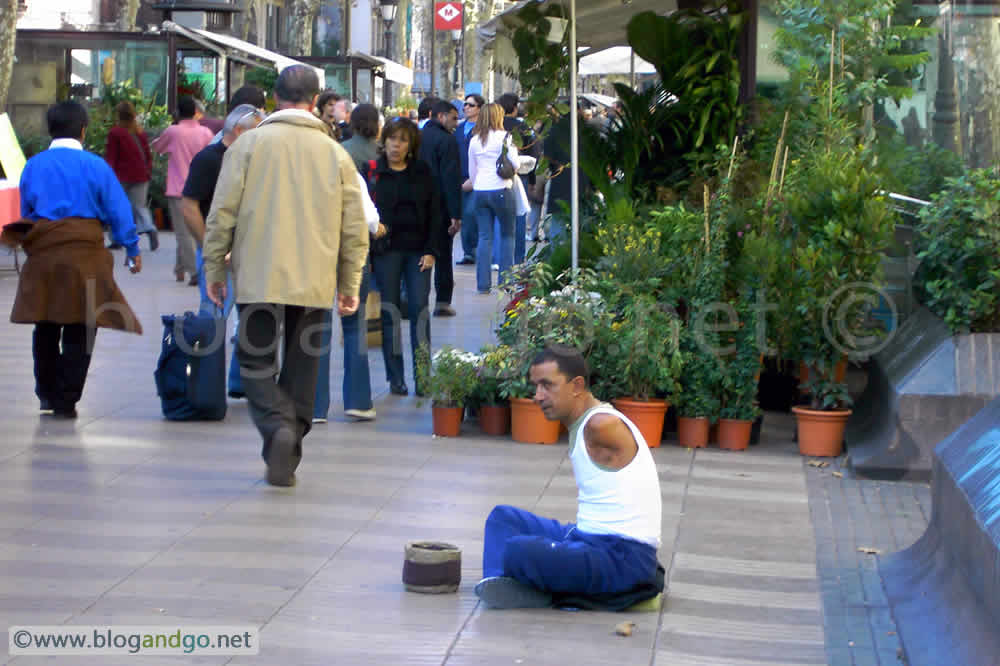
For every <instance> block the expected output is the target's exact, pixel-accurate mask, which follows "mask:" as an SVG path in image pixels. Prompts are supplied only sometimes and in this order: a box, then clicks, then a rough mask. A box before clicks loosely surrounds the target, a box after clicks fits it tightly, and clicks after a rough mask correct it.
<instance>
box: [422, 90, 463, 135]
mask: <svg viewBox="0 0 1000 666" xmlns="http://www.w3.org/2000/svg"><path fill="white" fill-rule="evenodd" d="M440 101H441V100H440V99H439V98H437V97H433V96H427V97H424V98H423V99H422V100H420V104H418V105H417V129H420V130H423V129H424V126H425V125H427V121H429V120H430V119H431V109H433V108H434V105H435V104H437V103H438V102H440ZM456 113H457V112H456Z"/></svg>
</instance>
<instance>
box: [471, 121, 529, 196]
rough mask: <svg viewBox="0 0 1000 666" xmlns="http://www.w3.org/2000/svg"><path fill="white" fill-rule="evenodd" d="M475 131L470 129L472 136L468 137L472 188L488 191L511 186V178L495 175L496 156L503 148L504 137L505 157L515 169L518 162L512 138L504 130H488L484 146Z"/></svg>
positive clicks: (512, 181) (512, 182)
mask: <svg viewBox="0 0 1000 666" xmlns="http://www.w3.org/2000/svg"><path fill="white" fill-rule="evenodd" d="M475 132H476V131H475V130H472V136H470V137H469V178H470V179H471V180H472V189H473V190H480V191H489V190H503V189H509V188H511V187H513V185H514V180H513V179H512V178H508V179H506V180H504V179H503V178H501V177H500V176H498V175H497V158H498V157H500V151H501V150H502V149H503V144H504V137H507V157H508V158H509V159H510V161H511V163H512V164H513V165H514V168H515V169H516V168H517V167H518V165H519V164H520V159H519V157H518V153H517V146H515V145H514V141H513V139H511V138H510V136H509V134H508V132H506V131H504V130H490V133H489V135H488V137H487V140H486V145H485V146H484V145H483V143H482V141H480V140H479V137H478V136H476V134H475Z"/></svg>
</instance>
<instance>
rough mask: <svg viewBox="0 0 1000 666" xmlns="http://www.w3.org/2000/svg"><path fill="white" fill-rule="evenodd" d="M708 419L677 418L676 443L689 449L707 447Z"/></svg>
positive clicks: (695, 417) (699, 417)
mask: <svg viewBox="0 0 1000 666" xmlns="http://www.w3.org/2000/svg"><path fill="white" fill-rule="evenodd" d="M708 427H709V422H708V418H706V417H704V416H680V417H678V418H677V443H678V444H680V445H681V446H686V447H688V448H691V449H700V448H702V447H705V446H708Z"/></svg>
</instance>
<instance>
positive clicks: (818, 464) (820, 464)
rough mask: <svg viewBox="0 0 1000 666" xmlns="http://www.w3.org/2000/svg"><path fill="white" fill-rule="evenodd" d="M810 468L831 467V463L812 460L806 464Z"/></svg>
mask: <svg viewBox="0 0 1000 666" xmlns="http://www.w3.org/2000/svg"><path fill="white" fill-rule="evenodd" d="M806 464H807V465H809V466H810V467H829V466H830V463H829V462H827V461H826V460H810V461H809V462H807V463H806Z"/></svg>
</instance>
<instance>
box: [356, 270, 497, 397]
mask: <svg viewBox="0 0 1000 666" xmlns="http://www.w3.org/2000/svg"><path fill="white" fill-rule="evenodd" d="M420 257H421V254H420V253H419V252H386V253H385V254H380V255H378V256H376V257H374V258H373V260H372V263H373V264H374V265H375V275H376V276H377V277H378V283H379V286H380V288H381V293H382V358H383V359H384V360H385V377H386V379H388V380H389V383H390V384H393V385H399V384H405V381H404V375H403V339H402V332H401V330H400V329H401V324H400V319H401V318H402V316H401V313H400V311H399V303H400V278H402V279H403V282H404V283H405V284H406V300H407V304H408V307H409V319H410V349H411V352H412V354H413V360H414V361H416V355H417V348H418V347H419V346H420V344H421V343H422V342H426V343H427V345H428V347H429V346H430V344H431V319H430V315H431V313H430V310H429V309H428V307H427V302H428V300H429V299H430V294H431V271H429V270H427V271H422V270H420ZM487 268H489V267H488V266H487ZM420 389H421V387H420V386H417V391H420Z"/></svg>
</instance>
